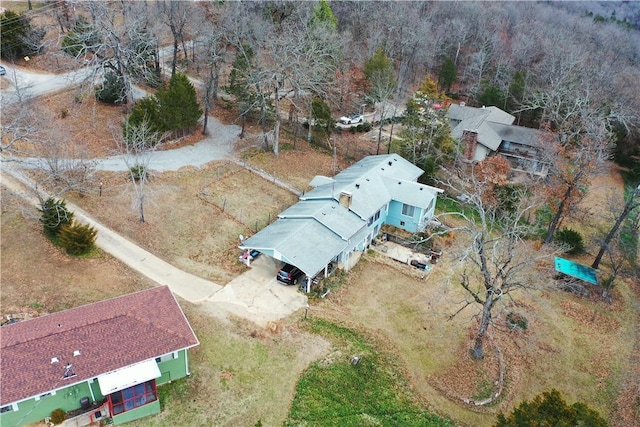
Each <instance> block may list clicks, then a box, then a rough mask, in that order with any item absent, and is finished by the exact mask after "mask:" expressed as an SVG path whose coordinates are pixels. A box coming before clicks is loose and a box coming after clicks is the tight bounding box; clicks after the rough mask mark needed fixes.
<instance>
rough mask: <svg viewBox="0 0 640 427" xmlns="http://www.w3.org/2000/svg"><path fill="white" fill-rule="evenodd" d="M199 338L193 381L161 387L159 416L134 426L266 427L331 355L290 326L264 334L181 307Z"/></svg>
mask: <svg viewBox="0 0 640 427" xmlns="http://www.w3.org/2000/svg"><path fill="white" fill-rule="evenodd" d="M181 305H182V306H183V308H184V310H185V313H186V315H187V318H188V319H189V322H190V323H191V325H192V327H193V328H194V331H195V333H196V335H197V336H198V338H199V340H200V346H199V347H196V348H194V349H193V350H192V351H191V352H190V353H189V357H190V363H191V368H192V369H191V371H192V373H191V377H190V378H188V379H184V380H180V381H176V382H174V383H172V384H169V385H168V386H167V387H165V386H163V387H160V388H159V394H160V402H161V404H162V406H163V410H162V412H161V413H160V414H158V415H157V416H154V417H150V418H144V419H141V420H139V421H136V422H133V423H131V424H130V425H131V426H132V427H137V426H140V427H142V426H145V427H147V426H158V427H164V426H167V427H168V426H177V425H184V426H212V425H215V426H222V425H224V426H253V425H255V424H256V423H257V422H258V421H261V422H262V423H263V425H265V426H275V425H280V424H282V421H283V420H284V419H286V417H287V411H288V406H289V402H290V401H291V396H292V395H293V392H294V388H295V384H296V381H297V380H298V377H299V375H300V374H301V372H302V371H303V369H304V368H305V367H307V366H308V364H309V363H311V362H312V361H313V360H315V359H318V358H321V357H323V356H324V355H325V354H326V353H327V352H328V351H329V343H328V342H327V341H326V340H325V339H323V338H321V337H319V336H316V335H313V334H310V333H308V332H306V331H303V330H301V329H300V328H298V327H297V325H296V324H295V320H293V321H291V322H283V323H281V324H280V325H278V328H277V329H272V330H265V329H262V328H259V327H256V326H255V325H252V324H251V323H250V322H246V321H243V320H235V321H232V322H222V321H219V320H215V319H212V318H211V317H210V316H209V315H208V314H207V313H206V312H205V311H203V310H202V309H201V308H200V307H198V306H194V305H191V304H188V303H181Z"/></svg>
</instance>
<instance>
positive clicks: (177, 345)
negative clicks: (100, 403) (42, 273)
mask: <svg viewBox="0 0 640 427" xmlns="http://www.w3.org/2000/svg"><path fill="white" fill-rule="evenodd" d="M0 333H1V334H2V340H1V350H0V351H1V353H0V355H1V357H0V387H1V404H2V405H5V404H7V403H11V402H16V401H19V400H23V399H27V398H30V397H33V396H37V395H39V394H43V393H46V392H48V391H50V390H55V389H59V388H63V387H65V386H68V385H72V384H75V383H78V382H81V381H86V380H90V379H92V378H95V377H96V376H98V375H101V374H104V373H107V372H110V371H113V370H115V369H119V368H122V367H125V366H129V365H132V364H134V363H137V362H141V361H144V360H148V359H152V358H155V357H157V356H161V355H163V354H168V353H172V352H174V351H178V350H182V349H185V348H190V347H193V346H196V345H198V344H199V342H198V339H197V338H196V336H195V334H194V333H193V330H192V329H191V326H190V325H189V323H188V321H187V319H186V317H185V316H184V313H183V312H182V309H181V308H180V306H179V305H178V303H177V301H176V299H175V298H174V296H173V294H172V293H171V291H170V290H169V288H168V287H167V286H162V287H157V288H152V289H148V290H145V291H141V292H137V293H134V294H130V295H125V296H121V297H117V298H113V299H109V300H105V301H100V302H96V303H93V304H88V305H85V306H81V307H77V308H74V309H70V310H65V311H61V312H58V313H53V314H49V315H47V316H43V317H38V318H35V319H31V320H27V321H23V322H18V323H15V324H12V325H7V326H3V327H2V328H1V329H0ZM76 351H78V352H79V355H76V356H74V352H76ZM53 358H56V359H57V362H54V363H52V359H53ZM68 364H72V365H73V372H74V373H75V376H72V377H69V378H64V367H65V366H66V365H68Z"/></svg>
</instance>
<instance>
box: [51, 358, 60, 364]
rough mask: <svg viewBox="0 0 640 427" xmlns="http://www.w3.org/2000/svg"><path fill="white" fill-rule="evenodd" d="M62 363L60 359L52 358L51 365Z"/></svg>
mask: <svg viewBox="0 0 640 427" xmlns="http://www.w3.org/2000/svg"><path fill="white" fill-rule="evenodd" d="M59 361H60V359H58V358H57V357H52V358H51V364H52V365H53V364H54V363H58V362H59Z"/></svg>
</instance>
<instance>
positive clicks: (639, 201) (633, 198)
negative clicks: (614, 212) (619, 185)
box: [591, 185, 640, 268]
mask: <svg viewBox="0 0 640 427" xmlns="http://www.w3.org/2000/svg"><path fill="white" fill-rule="evenodd" d="M638 206H640V185H638V186H637V187H636V188H635V189H634V190H633V191H632V192H631V194H630V195H629V199H628V200H627V201H626V203H625V204H624V208H623V209H622V212H620V214H619V215H618V217H617V219H616V221H615V223H614V224H613V226H612V227H611V229H610V230H609V232H608V233H607V235H606V236H605V238H604V239H603V240H602V243H600V250H599V251H598V255H596V259H595V260H594V261H593V264H591V267H592V268H598V267H599V266H600V262H601V261H602V257H603V256H604V254H605V252H606V251H607V249H608V248H609V244H610V243H611V240H612V239H613V238H614V236H615V235H616V234H617V233H618V230H619V229H620V226H621V225H622V222H623V221H624V220H625V219H626V218H627V216H628V215H629V214H630V213H631V212H632V211H633V210H634V209H636V208H637V207H638Z"/></svg>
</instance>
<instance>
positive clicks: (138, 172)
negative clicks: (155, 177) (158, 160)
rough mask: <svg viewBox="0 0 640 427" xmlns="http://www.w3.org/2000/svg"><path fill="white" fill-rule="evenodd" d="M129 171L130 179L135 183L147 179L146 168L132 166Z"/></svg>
mask: <svg viewBox="0 0 640 427" xmlns="http://www.w3.org/2000/svg"><path fill="white" fill-rule="evenodd" d="M129 171H130V172H131V177H132V178H133V179H134V180H135V181H140V180H141V179H143V178H146V177H147V168H145V167H144V166H143V165H133V166H131V167H130V168H129Z"/></svg>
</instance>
